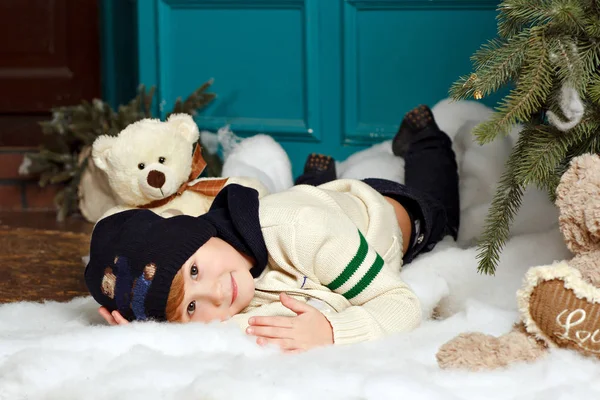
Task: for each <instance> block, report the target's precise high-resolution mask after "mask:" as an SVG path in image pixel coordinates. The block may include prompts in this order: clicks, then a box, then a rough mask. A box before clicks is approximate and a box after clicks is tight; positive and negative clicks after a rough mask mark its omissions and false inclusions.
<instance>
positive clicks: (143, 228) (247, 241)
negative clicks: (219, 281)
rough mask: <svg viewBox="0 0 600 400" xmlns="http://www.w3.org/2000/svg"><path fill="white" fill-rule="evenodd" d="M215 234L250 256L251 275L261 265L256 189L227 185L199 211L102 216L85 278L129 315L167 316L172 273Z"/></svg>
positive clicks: (97, 294)
mask: <svg viewBox="0 0 600 400" xmlns="http://www.w3.org/2000/svg"><path fill="white" fill-rule="evenodd" d="M213 236H217V237H220V238H222V239H223V240H225V241H227V242H228V243H229V244H231V245H232V246H233V247H234V248H235V249H236V250H238V251H240V252H243V253H245V254H247V255H249V256H251V257H253V258H254V260H255V261H256V263H255V266H254V267H253V268H252V270H251V273H252V275H253V276H254V277H256V276H258V275H259V274H260V273H261V272H262V270H264V267H265V265H266V263H267V250H266V245H265V243H264V238H263V236H262V231H261V230H260V224H259V220H258V192H256V190H254V189H250V188H246V187H242V186H239V185H228V186H226V187H225V188H224V189H223V190H221V192H220V193H219V195H217V197H216V198H215V200H214V201H213V204H212V206H211V208H210V210H209V212H208V213H206V214H204V215H202V216H200V217H191V216H187V215H180V216H175V217H172V218H163V217H161V216H159V215H157V214H155V213H154V212H152V211H150V210H143V209H134V210H128V211H123V212H120V213H117V214H114V215H111V216H109V217H107V218H104V219H102V220H101V221H99V222H98V223H97V224H96V226H95V228H94V232H93V233H92V240H91V244H90V261H89V263H88V265H87V267H86V269H85V283H86V285H87V287H88V290H89V291H90V293H91V295H92V296H93V297H94V299H95V300H96V301H97V302H98V303H99V304H101V305H103V306H105V307H106V308H107V309H108V310H110V311H113V310H118V311H119V312H120V313H121V315H123V317H124V318H126V319H128V320H130V321H131V320H134V319H136V320H146V319H154V320H159V321H162V320H166V315H165V309H166V306H167V299H168V296H169V291H170V290H171V283H172V281H173V278H174V277H175V275H176V274H177V272H178V271H179V270H180V269H181V266H182V265H183V264H184V263H185V262H186V261H187V260H188V259H189V258H190V257H191V256H192V255H193V254H194V253H195V252H196V251H197V250H198V249H199V248H200V247H201V246H202V245H203V244H204V243H206V242H207V241H208V240H209V239H210V238H211V237H213Z"/></svg>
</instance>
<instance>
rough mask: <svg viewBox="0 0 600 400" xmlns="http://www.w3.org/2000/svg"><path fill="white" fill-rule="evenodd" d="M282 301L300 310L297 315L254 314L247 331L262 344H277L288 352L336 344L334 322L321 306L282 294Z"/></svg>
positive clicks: (295, 310)
mask: <svg viewBox="0 0 600 400" xmlns="http://www.w3.org/2000/svg"><path fill="white" fill-rule="evenodd" d="M279 299H280V300H281V303H282V304H283V305H284V306H285V307H287V308H289V309H290V310H292V311H293V312H295V313H296V314H298V315H297V316H296V317H252V318H250V320H249V321H248V324H249V325H250V326H249V327H248V329H246V332H247V333H248V334H249V335H254V336H258V339H256V343H258V344H260V345H266V344H269V343H271V344H276V345H278V346H279V347H281V349H282V350H284V351H287V352H299V351H303V350H308V349H311V348H313V347H318V346H325V345H329V344H333V329H332V328H331V324H330V323H329V321H328V320H327V318H325V316H324V315H323V314H321V312H320V311H319V310H317V309H316V308H314V307H311V306H309V305H308V304H305V303H302V302H300V301H298V300H296V299H293V298H291V297H290V296H288V295H286V294H285V293H281V294H280V295H279Z"/></svg>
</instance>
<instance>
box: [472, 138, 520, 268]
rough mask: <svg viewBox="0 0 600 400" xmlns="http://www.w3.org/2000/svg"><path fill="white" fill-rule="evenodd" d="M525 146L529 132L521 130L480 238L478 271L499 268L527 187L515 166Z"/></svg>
mask: <svg viewBox="0 0 600 400" xmlns="http://www.w3.org/2000/svg"><path fill="white" fill-rule="evenodd" d="M525 148H526V135H523V134H521V136H520V137H519V139H518V141H517V144H516V145H515V148H514V149H513V151H512V153H511V155H510V157H509V158H508V160H507V162H506V168H505V171H504V173H503V174H502V177H501V178H500V182H499V183H498V188H497V189H496V193H495V195H494V199H493V200H492V205H491V207H490V209H489V211H488V215H487V217H486V220H485V226H484V231H483V234H482V235H481V238H480V240H479V242H478V254H477V259H478V260H479V266H478V268H477V269H478V271H479V272H482V273H485V274H490V275H493V274H494V273H495V272H496V265H497V264H498V261H499V260H500V252H501V251H502V248H503V247H504V244H505V243H506V241H507V240H508V235H509V232H510V224H511V223H512V221H513V220H514V217H515V215H516V214H517V211H518V209H519V208H520V207H521V201H522V199H523V193H524V190H525V188H524V186H523V185H521V184H520V183H519V182H517V181H516V179H515V168H516V167H517V166H518V165H519V163H520V162H522V160H523V153H524V150H525Z"/></svg>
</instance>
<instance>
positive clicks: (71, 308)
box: [0, 102, 600, 400]
mask: <svg viewBox="0 0 600 400" xmlns="http://www.w3.org/2000/svg"><path fill="white" fill-rule="evenodd" d="M488 112H489V110H488V109H486V108H484V107H482V106H480V105H478V104H476V103H469V102H458V103H449V102H441V103H440V104H438V106H436V108H434V113H435V115H436V120H438V122H439V125H440V127H442V129H444V130H446V131H447V132H448V133H449V134H450V135H451V136H452V137H453V138H454V143H455V148H456V151H457V158H458V162H459V168H460V174H461V179H462V183H461V190H460V193H461V201H462V205H461V208H462V213H463V214H462V220H461V236H460V240H459V242H458V243H454V242H453V241H452V240H449V239H448V238H447V239H445V240H444V241H443V242H441V243H440V244H438V246H437V247H436V249H435V250H434V251H432V252H431V253H428V254H424V255H422V256H420V257H419V258H417V259H416V260H415V261H414V262H413V263H411V264H409V265H407V266H406V267H405V268H404V270H403V272H402V274H403V277H404V279H405V280H406V281H407V282H408V283H409V284H410V285H411V286H412V288H413V289H414V290H415V292H416V293H417V294H418V296H419V298H420V299H421V301H422V304H423V310H424V313H425V314H426V315H425V316H426V317H428V316H429V315H430V313H431V311H432V310H433V308H435V307H437V309H438V310H437V311H438V312H440V313H441V315H442V316H443V317H444V318H445V319H442V320H426V321H424V322H423V324H422V325H421V326H420V327H419V328H418V329H416V330H415V331H413V332H410V333H408V334H398V335H394V336H390V337H388V338H385V339H382V340H378V341H374V342H369V343H361V344H356V345H351V346H333V347H329V348H321V349H315V350H312V351H309V352H306V353H303V354H297V355H287V354H281V353H280V352H279V351H278V350H277V349H275V348H260V347H258V346H257V345H255V344H254V342H253V341H252V340H251V339H250V338H248V337H246V336H245V335H244V334H243V333H241V332H239V331H238V330H237V328H235V327H233V326H228V325H226V324H225V325H221V324H209V325H203V324H185V325H177V324H157V323H133V324H130V325H128V326H119V327H111V326H107V325H106V324H104V323H103V321H102V319H101V318H100V317H99V316H98V314H97V313H96V309H97V305H96V304H95V302H94V301H93V300H92V299H91V298H78V299H74V300H72V301H71V302H69V303H55V302H47V303H44V304H37V303H17V304H7V305H1V306H0V399H1V400H5V399H7V400H13V399H14V400H17V399H56V400H68V399H130V400H134V399H178V400H184V399H244V400H250V399H273V400H275V399H277V400H280V399H281V400H283V399H374V400H384V399H410V400H421V399H444V400H454V399H473V400H483V399H485V400H495V399H519V400H525V399H527V400H529V399H561V400H562V399H565V400H566V399H593V398H598V397H599V396H600V380H599V379H598V376H600V363H599V362H597V361H595V360H592V359H587V358H583V357H580V356H579V355H578V354H576V353H575V352H572V351H567V350H553V351H552V352H551V353H550V354H549V355H548V356H547V357H545V358H543V359H541V360H539V361H537V362H535V363H533V364H515V365H513V366H511V367H510V368H508V369H504V370H498V371H493V372H479V373H471V372H464V371H445V370H441V369H439V368H438V366H437V364H436V360H435V354H436V352H437V349H438V348H439V346H440V345H442V344H443V343H445V342H446V341H447V340H450V339H451V338H453V337H454V336H456V335H457V334H459V333H461V332H465V331H481V332H485V333H489V334H493V335H501V334H502V333H505V332H508V331H509V330H510V328H511V325H512V324H513V323H514V322H515V321H516V320H517V319H518V315H517V311H516V310H517V306H516V300H515V292H516V290H517V289H518V288H519V286H520V285H521V279H522V277H523V274H524V272H525V271H526V270H527V269H528V268H529V267H531V266H535V265H542V264H546V263H551V262H552V261H554V260H559V259H564V258H569V257H570V255H569V252H568V251H567V250H566V248H565V246H564V243H563V239H562V236H561V235H560V233H559V231H558V228H557V226H556V225H557V224H556V221H557V218H556V210H555V209H554V207H553V205H552V204H551V203H550V202H549V201H548V199H547V198H546V196H544V195H543V194H541V193H539V192H537V191H535V190H529V191H528V194H527V196H526V200H525V202H524V204H523V207H522V209H521V211H520V212H519V217H518V218H517V221H516V226H515V228H516V229H514V230H513V236H512V237H511V239H510V240H509V242H508V243H507V244H506V247H505V250H504V252H503V255H502V259H501V262H500V265H499V267H498V272H497V274H496V276H494V277H492V276H485V275H480V274H478V273H477V271H476V269H477V260H476V253H477V252H476V249H475V248H474V247H472V243H473V240H474V238H475V237H476V236H477V235H478V233H480V232H481V229H482V226H483V218H484V217H485V215H486V212H487V207H488V206H489V202H490V201H491V196H492V194H493V190H494V188H495V182H497V178H498V177H499V176H500V174H501V172H502V168H503V162H504V160H505V159H506V157H507V155H508V153H509V151H510V147H511V146H512V144H513V143H514V138H515V137H516V134H517V132H516V131H515V132H513V133H512V134H511V135H510V136H508V137H506V138H503V139H501V140H499V141H498V142H497V143H496V142H495V143H492V144H490V145H487V147H486V146H483V147H480V146H478V145H475V144H474V143H473V142H472V140H471V137H470V129H472V127H473V126H474V124H476V123H477V121H480V120H482V119H485V118H486V115H488V114H486V113H488ZM515 129H518V127H517V128H515ZM259 140H263V142H262V143H261V144H260V146H262V148H263V149H264V151H265V152H267V151H271V152H272V153H271V154H277V152H278V151H279V150H278V149H276V148H271V149H269V148H267V147H268V146H269V143H268V141H267V140H264V139H259ZM386 143H387V145H386V144H385V143H383V144H380V145H377V146H374V147H373V148H372V149H369V150H366V151H365V152H361V153H358V154H356V155H355V156H353V157H351V158H350V159H349V160H346V161H345V162H342V163H339V164H338V165H339V168H338V170H339V171H340V175H341V176H343V177H351V176H352V171H354V173H355V174H357V175H359V174H360V173H365V174H367V175H365V176H369V175H370V176H381V170H380V169H379V168H381V167H380V166H381V165H384V166H385V168H383V170H384V171H390V170H391V169H392V168H391V167H390V165H395V166H397V167H398V171H397V172H395V173H396V174H397V176H398V179H401V177H402V171H403V170H402V168H403V162H402V160H398V159H397V158H395V157H392V156H391V152H390V150H389V142H386ZM235 150H236V149H233V151H235ZM241 153H243V151H242V152H241ZM232 154H233V153H232ZM378 155H379V156H378ZM383 155H385V157H383ZM284 156H285V155H281V157H282V158H281V159H280V160H278V161H279V162H281V163H285V159H284V158H285V157H286V156H285V157H284ZM359 159H362V160H361V161H360V162H361V163H363V167H364V165H367V164H368V163H370V167H368V168H372V169H369V170H368V171H366V172H365V171H364V170H365V168H359V166H358V162H359V161H357V160H359ZM383 159H385V160H387V161H381V160H383ZM274 161H277V160H274ZM381 163H383V164H381ZM390 163H391V164H390ZM263 173H265V172H264V171H263ZM266 173H267V174H274V173H275V170H273V171H268V172H266ZM286 177H287V175H284V176H283V179H280V178H282V177H278V176H274V175H271V176H270V179H274V180H273V182H284V180H285V179H286ZM278 179H279V180H278ZM82 273H83V268H82ZM40 278H41V279H43V277H40Z"/></svg>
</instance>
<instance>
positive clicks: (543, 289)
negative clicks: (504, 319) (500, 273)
mask: <svg viewBox="0 0 600 400" xmlns="http://www.w3.org/2000/svg"><path fill="white" fill-rule="evenodd" d="M569 286H570V287H569ZM580 286H581V287H580ZM588 286H589V287H588ZM596 292H598V290H597V288H595V287H592V286H591V285H589V284H587V283H586V282H584V281H580V282H579V285H573V286H572V285H566V284H565V281H564V280H563V279H560V278H556V279H550V280H544V281H541V282H539V283H538V284H537V285H536V286H535V287H534V288H533V290H532V291H531V295H530V296H529V313H530V317H531V320H530V321H528V322H529V323H527V330H528V331H529V332H530V333H534V334H536V333H537V335H538V336H542V337H544V336H545V338H544V339H545V341H546V342H548V340H549V341H550V342H551V343H552V344H554V345H557V346H559V347H565V348H570V349H573V350H576V351H579V352H580V353H582V354H584V355H588V356H596V357H600V303H599V302H600V296H597V295H598V294H600V293H596ZM536 331H537V332H536Z"/></svg>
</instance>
